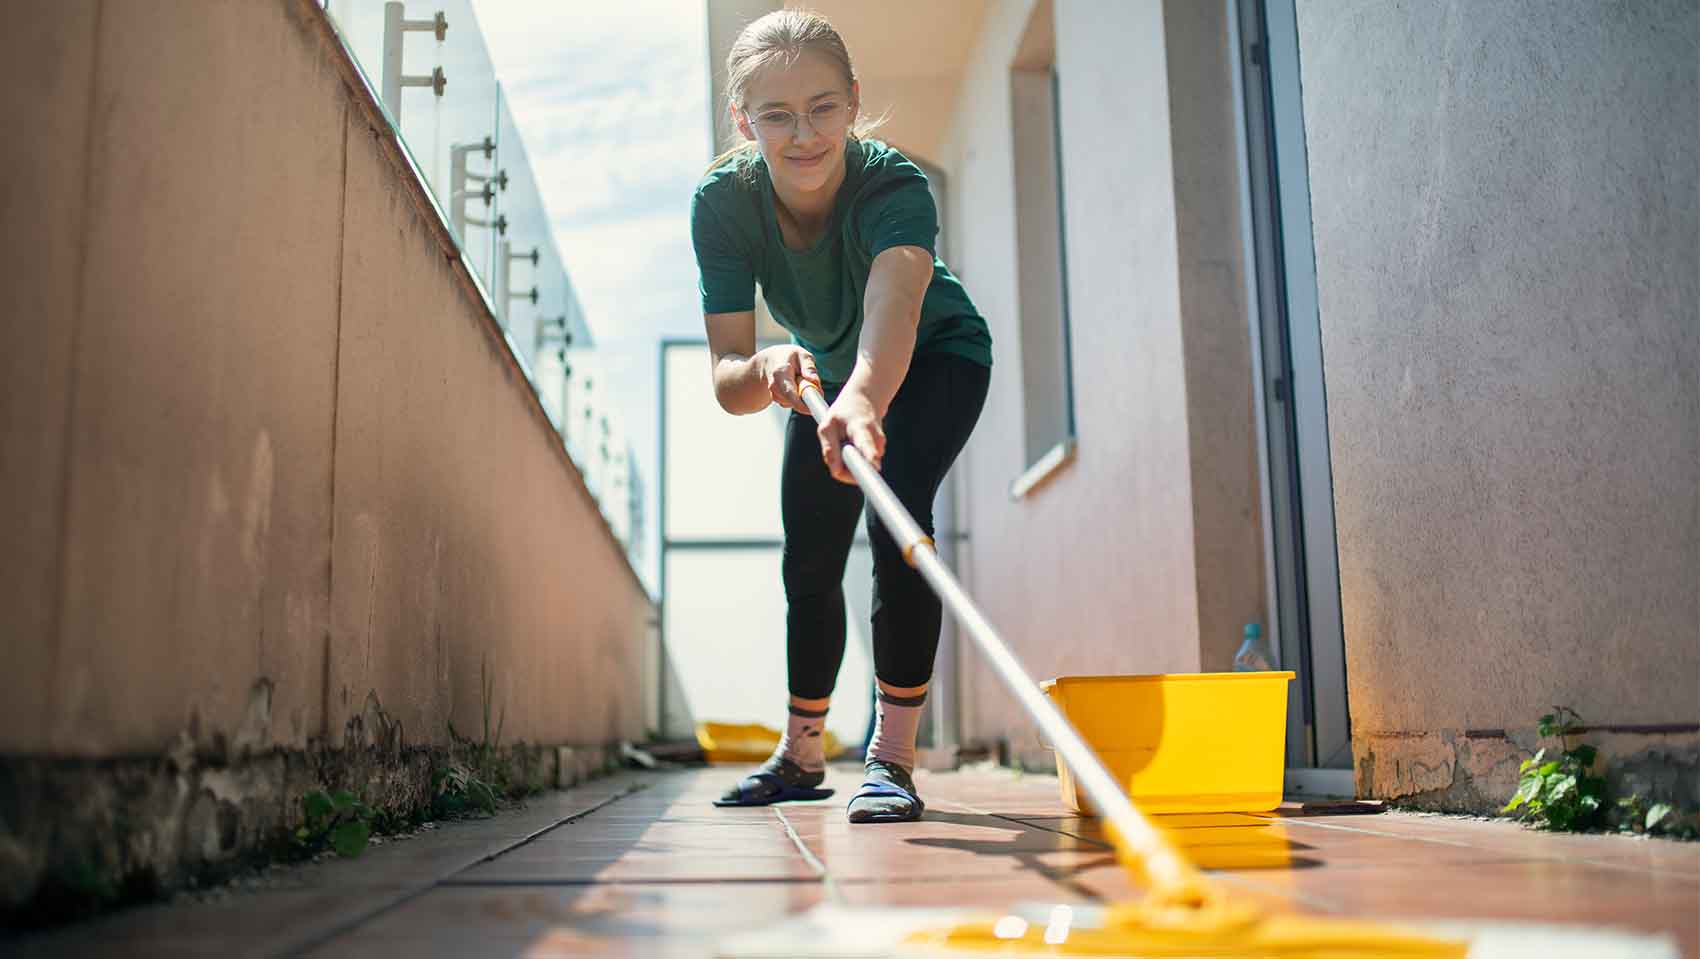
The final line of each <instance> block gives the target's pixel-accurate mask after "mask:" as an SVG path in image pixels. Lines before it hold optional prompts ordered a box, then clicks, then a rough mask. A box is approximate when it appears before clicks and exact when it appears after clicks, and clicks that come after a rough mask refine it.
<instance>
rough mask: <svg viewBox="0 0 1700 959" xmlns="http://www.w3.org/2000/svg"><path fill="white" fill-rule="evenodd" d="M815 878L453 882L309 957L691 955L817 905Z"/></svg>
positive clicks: (707, 951) (818, 894)
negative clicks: (809, 881)
mask: <svg viewBox="0 0 1700 959" xmlns="http://www.w3.org/2000/svg"><path fill="white" fill-rule="evenodd" d="M821 888H822V887H820V886H819V885H799V884H782V885H773V886H764V885H740V886H736V887H726V886H620V885H597V886H584V887H574V888H558V887H557V888H537V887H531V888H517V889H507V888H447V889H438V890H434V891H432V892H431V893H428V894H427V895H425V896H422V897H420V898H419V899H416V900H414V901H413V902H411V903H408V904H407V905H406V906H404V907H402V908H400V909H397V910H394V911H392V912H390V913H388V914H386V915H383V916H380V917H378V918H376V919H374V920H372V921H371V922H369V923H367V924H365V925H363V926H362V927H361V928H360V929H358V930H356V931H355V932H353V933H351V934H349V935H347V936H344V937H341V938H339V939H338V940H336V941H335V942H333V943H330V944H327V946H326V947H324V948H321V949H320V950H319V951H317V952H314V953H312V954H311V955H313V956H316V957H319V956H345V955H346V956H361V955H366V956H370V955H379V954H384V955H394V954H404V953H405V954H408V955H426V956H434V955H444V956H448V955H458V956H469V955H479V956H660V957H668V956H681V957H684V956H690V957H706V956H708V955H710V954H711V952H712V948H713V943H714V942H715V941H716V940H717V939H718V938H719V937H721V936H723V935H727V934H732V933H736V932H740V931H743V930H746V929H750V928H756V927H759V926H761V925H764V924H766V923H770V922H773V921H775V920H777V919H780V918H783V917H784V916H786V915H789V914H791V913H796V912H801V911H803V910H806V909H809V908H812V907H814V906H815V905H817V904H819V903H820V902H821V895H822V893H821Z"/></svg>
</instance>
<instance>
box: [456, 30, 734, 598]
mask: <svg viewBox="0 0 1700 959" xmlns="http://www.w3.org/2000/svg"><path fill="white" fill-rule="evenodd" d="M704 6H705V4H704V3H703V2H702V0H621V2H620V3H617V4H606V3H585V2H569V3H549V4H544V3H537V2H534V0H473V8H474V12H475V14H476V16H477V18H478V21H479V27H480V28H481V29H482V31H483V33H484V38H485V43H486V44H487V45H488V47H489V50H490V56H491V59H492V60H493V61H494V62H495V65H496V73H497V77H498V79H499V80H500V81H501V83H502V85H503V88H504V89H505V91H506V94H507V96H508V101H509V106H510V109H511V110H512V111H513V115H514V121H515V123H516V124H517V125H518V126H519V128H520V132H521V135H522V137H523V138H524V140H525V146H526V152H527V153H528V155H529V156H530V158H531V164H532V167H533V168H534V172H535V174H536V177H537V180H538V186H539V188H540V189H541V190H542V193H543V199H544V203H545V204H546V205H547V206H548V209H549V215H550V219H551V221H552V223H553V227H554V234H555V240H556V243H557V244H558V245H559V247H560V250H561V257H562V259H563V260H564V261H565V263H566V268H567V273H568V275H569V276H570V277H571V279H572V283H573V286H574V287H575V289H576V290H577V291H578V295H579V300H580V302H581V303H582V304H583V305H584V308H585V312H586V314H587V317H588V320H589V323H590V327H591V331H592V334H593V335H594V337H595V339H596V345H597V354H598V355H597V357H596V360H595V362H596V363H597V365H599V366H600V368H601V369H600V374H601V385H605V386H607V387H608V388H609V389H611V390H612V397H611V398H612V400H613V401H614V404H615V406H616V408H617V409H618V411H619V414H620V419H621V421H622V424H623V426H624V428H625V432H626V435H627V436H628V437H629V439H630V441H631V443H632V445H633V446H634V448H635V449H636V451H637V457H638V461H639V464H640V470H641V472H642V479H643V483H644V486H645V490H646V493H647V495H648V498H649V508H648V509H647V510H646V527H647V532H648V534H649V538H650V544H649V545H648V547H647V548H646V549H645V550H644V562H643V566H644V567H645V572H646V574H647V575H648V578H649V579H650V582H651V583H654V582H655V580H654V563H655V560H656V556H657V553H658V541H657V540H656V538H655V537H656V534H657V529H656V527H657V525H658V524H657V515H658V514H657V507H658V500H657V498H656V492H657V488H658V485H659V484H658V477H657V475H656V469H657V463H656V458H657V457H656V442H657V436H656V432H657V430H656V416H657V412H656V389H657V379H658V377H657V369H658V358H657V352H656V351H657V348H658V347H657V341H658V340H659V339H660V338H661V337H693V338H695V337H701V336H702V313H701V311H700V308H699V301H698V298H697V288H696V281H697V275H696V260H695V257H694V256H693V254H692V251H691V244H690V232H689V228H690V225H689V213H690V196H691V192H692V190H693V189H694V188H695V186H696V183H697V180H698V178H699V176H700V175H701V173H702V169H703V167H704V166H705V165H706V164H707V162H708V159H709V149H710V121H709V114H708V65H707V60H708V52H707V40H706V36H705V30H706V27H705V23H704ZM605 395H607V394H605Z"/></svg>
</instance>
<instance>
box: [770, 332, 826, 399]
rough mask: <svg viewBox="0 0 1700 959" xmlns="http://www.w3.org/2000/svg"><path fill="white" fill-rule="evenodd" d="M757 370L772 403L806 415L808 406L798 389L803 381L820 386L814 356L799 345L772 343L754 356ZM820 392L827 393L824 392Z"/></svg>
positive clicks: (816, 386) (818, 387) (817, 387)
mask: <svg viewBox="0 0 1700 959" xmlns="http://www.w3.org/2000/svg"><path fill="white" fill-rule="evenodd" d="M755 361H756V369H757V370H759V371H760V373H761V380H762V383H763V384H765V385H766V386H767V392H768V395H769V396H771V397H772V398H773V402H775V403H778V404H779V405H780V406H783V407H785V408H787V409H792V410H796V411H797V412H799V413H803V414H805V415H807V414H808V412H809V407H808V405H807V404H805V403H804V402H803V395H802V393H801V392H799V390H800V389H801V388H802V385H803V383H804V382H811V383H814V384H815V388H816V389H820V374H819V373H817V372H816V371H815V358H814V356H812V355H811V354H810V353H809V351H808V350H805V349H803V348H802V347H800V346H792V345H786V346H770V347H768V348H767V349H765V350H762V351H761V352H759V353H757V354H756V355H755ZM821 395H823V396H824V395H825V393H824V391H823V392H822V394H821Z"/></svg>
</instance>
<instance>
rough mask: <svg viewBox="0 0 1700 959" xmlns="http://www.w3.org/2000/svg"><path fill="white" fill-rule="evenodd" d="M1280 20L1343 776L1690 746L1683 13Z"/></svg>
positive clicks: (1699, 419) (1693, 683) (1688, 230)
mask: <svg viewBox="0 0 1700 959" xmlns="http://www.w3.org/2000/svg"><path fill="white" fill-rule="evenodd" d="M1298 13H1299V21H1298V23H1299V30H1300V55H1301V56H1300V68H1301V71H1302V75H1303V82H1304V119H1305V132H1306V135H1307V140H1308V148H1309V164H1310V180H1311V191H1310V193H1311V202H1312V206H1313V216H1314V222H1315V235H1316V253H1317V258H1316V259H1317V285H1318V291H1319V295H1320V310H1321V321H1322V335H1323V354H1324V356H1325V358H1326V369H1325V375H1326V378H1327V387H1328V419H1329V428H1330V438H1331V442H1332V447H1333V461H1334V490H1335V498H1336V520H1337V523H1338V529H1339V551H1340V579H1341V594H1342V612H1343V615H1344V626H1345V633H1346V649H1347V657H1348V668H1347V677H1348V680H1349V682H1350V695H1351V704H1352V719H1353V722H1354V733H1355V735H1356V737H1357V739H1358V740H1359V742H1358V749H1359V752H1360V754H1362V753H1363V752H1364V750H1366V749H1379V750H1381V751H1382V752H1383V753H1385V752H1386V751H1387V750H1388V749H1393V748H1395V744H1394V740H1395V739H1396V738H1397V736H1398V735H1399V734H1403V733H1409V732H1413V731H1427V732H1447V733H1450V732H1452V731H1461V730H1471V729H1484V728H1485V729H1493V730H1499V729H1527V728H1528V727H1531V726H1533V724H1534V721H1535V718H1536V717H1537V716H1538V715H1540V714H1541V713H1543V712H1545V711H1547V710H1548V709H1549V708H1550V707H1551V705H1553V704H1554V703H1563V704H1566V705H1570V706H1573V707H1574V708H1576V709H1577V710H1579V711H1580V712H1581V714H1582V715H1583V716H1584V717H1586V718H1587V719H1588V720H1590V721H1592V722H1594V723H1599V724H1614V725H1648V724H1666V725H1670V724H1696V723H1700V425H1697V424H1700V125H1697V124H1696V119H1695V118H1696V114H1695V103H1696V102H1700V58H1697V57H1696V50H1700V9H1697V8H1696V7H1695V5H1694V4H1692V3H1678V2H1669V3H1645V4H1633V5H1628V6H1622V5H1611V4H1605V5H1601V4H1591V3H1585V2H1577V3H1567V4H1559V5H1558V6H1557V7H1556V8H1555V7H1553V6H1552V5H1551V4H1544V3H1529V2H1521V0H1518V2H1506V3H1502V4H1494V5H1490V6H1486V7H1484V6H1482V5H1480V4H1474V3H1467V2H1447V3H1436V4H1425V5H1416V6H1413V7H1410V8H1393V7H1374V6H1370V7H1360V8H1354V9H1353V10H1352V11H1350V15H1347V11H1346V10H1344V9H1343V8H1341V6H1340V5H1338V4H1334V3H1323V2H1307V0H1301V2H1300V3H1299V4H1298ZM1365 144H1374V145H1375V148H1374V149H1365ZM1385 737H1392V738H1387V739H1386V741H1385V742H1381V743H1379V745H1378V744H1377V742H1376V740H1378V739H1381V738H1385ZM1692 749H1693V746H1692V737H1690V745H1689V746H1688V750H1689V754H1690V755H1692ZM1360 761H1361V756H1360ZM1383 765H1384V766H1385V764H1383Z"/></svg>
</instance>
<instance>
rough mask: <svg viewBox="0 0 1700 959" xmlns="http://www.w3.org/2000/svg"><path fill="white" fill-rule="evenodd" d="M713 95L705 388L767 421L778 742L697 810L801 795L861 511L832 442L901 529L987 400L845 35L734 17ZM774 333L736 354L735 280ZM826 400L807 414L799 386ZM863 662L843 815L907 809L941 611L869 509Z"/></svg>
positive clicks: (963, 316) (972, 326) (883, 818)
mask: <svg viewBox="0 0 1700 959" xmlns="http://www.w3.org/2000/svg"><path fill="white" fill-rule="evenodd" d="M726 67H727V69H726V73H727V92H728V100H729V104H728V109H729V113H730V116H731V120H732V122H733V124H734V125H735V126H736V129H737V131H738V134H739V135H740V136H742V138H743V143H742V145H740V146H739V147H738V148H736V149H734V150H731V151H729V152H728V153H727V154H725V155H723V156H721V157H720V158H719V159H717V160H716V161H715V162H714V164H712V165H711V166H710V168H709V171H708V173H707V174H706V175H705V177H704V179H703V181H702V183H701V185H700V186H699V187H698V188H697V191H696V195H695V196H694V197H693V199H692V204H691V234H692V240H693V243H694V245H695V247H696V256H697V266H698V268H699V271H700V274H701V292H702V305H703V314H704V323H705V325H706V326H707V330H708V342H709V350H710V353H711V354H712V356H713V376H714V392H715V397H716V399H718V400H719V402H720V405H721V406H722V407H724V408H725V409H726V410H727V411H728V412H731V413H739V414H743V413H754V412H757V411H759V410H763V409H766V408H767V406H768V404H770V403H779V404H781V405H783V406H786V407H789V408H790V409H791V411H792V412H791V415H790V417H789V418H788V421H787V424H786V439H785V454H784V466H783V474H782V476H781V482H780V497H781V515H782V518H783V521H784V527H785V553H784V564H783V576H784V582H785V599H786V604H787V613H786V624H785V625H786V652H787V661H788V679H789V686H790V694H791V695H790V709H789V718H788V721H787V724H786V729H785V734H784V736H783V737H782V738H781V740H780V743H779V747H778V748H777V749H776V750H775V751H774V754H773V756H772V757H771V758H769V759H768V760H767V762H766V763H764V764H763V765H762V766H761V767H760V769H758V770H757V771H756V772H755V773H753V774H752V775H750V776H747V777H745V778H744V779H743V780H742V781H741V782H739V783H738V785H737V786H735V787H733V788H732V789H730V790H728V791H727V793H726V794H725V795H724V796H723V797H722V798H721V799H720V800H719V802H718V803H717V805H765V804H767V803H772V802H779V801H783V800H788V799H817V798H823V797H825V796H827V795H830V794H831V791H830V790H822V789H820V788H819V786H820V785H821V783H822V782H823V781H824V779H825V775H826V764H825V757H824V753H823V744H822V738H821V732H822V729H823V727H824V725H825V719H826V714H827V706H828V704H829V703H830V702H831V698H832V691H833V687H834V685H835V684H836V681H837V678H838V668H839V665H840V664H841V662H842V661H843V658H844V637H845V613H844V591H843V578H844V564H845V560H846V558H847V556H848V554H849V551H850V544H851V540H852V538H853V536H854V534H855V528H856V522H857V518H858V514H860V513H861V512H862V511H863V501H862V494H861V492H860V491H859V490H858V489H857V488H856V487H855V485H854V481H853V480H852V479H851V477H850V474H849V472H848V471H847V470H846V469H845V467H844V463H843V460H842V458H841V456H840V447H841V446H842V445H843V444H844V443H845V442H846V441H848V442H850V443H853V444H854V445H855V447H856V449H857V450H859V451H861V453H862V455H863V456H866V457H867V458H868V460H869V461H870V462H872V463H873V464H874V466H875V468H876V469H879V470H880V472H881V473H882V475H883V476H884V478H885V480H886V482H887V483H889V484H890V486H891V487H892V490H893V491H894V492H895V493H896V494H897V496H898V498H899V499H900V500H901V501H902V502H903V505H904V506H905V507H907V508H908V510H909V512H910V513H911V514H913V515H914V517H915V520H916V522H918V523H920V524H921V526H922V528H923V529H925V530H926V531H927V532H928V533H929V534H930V533H931V532H932V529H933V523H932V503H933V497H934V495H935V494H936V493H937V492H938V487H939V484H940V483H941V482H942V481H943V479H944V475H945V473H946V472H947V471H948V470H949V469H950V465H951V463H952V462H954V461H955V459H956V456H957V454H958V453H959V452H961V450H962V447H963V444H964V443H966V442H967V440H968V435H969V433H970V432H972V431H973V428H974V424H975V422H976V420H978V418H979V415H980V408H981V407H982V405H984V403H985V398H986V387H987V383H988V381H989V379H990V375H991V362H992V354H991V336H990V334H989V333H988V331H987V328H986V322H985V320H984V319H982V318H981V317H980V315H979V314H978V312H976V310H975V309H974V305H973V303H971V302H970V301H969V299H968V295H967V293H966V292H965V291H964V290H963V288H962V285H961V284H960V283H959V282H957V280H956V278H955V277H954V276H952V275H951V273H950V271H949V270H948V269H946V268H945V265H944V263H943V262H942V261H940V260H939V259H938V258H937V257H936V256H935V255H934V250H933V244H934V238H935V237H936V235H937V233H938V212H937V209H936V208H935V206H934V204H933V200H932V195H931V194H930V193H929V192H928V191H927V181H926V177H925V176H924V175H923V174H922V173H921V171H920V169H919V168H917V167H916V166H915V165H914V164H913V163H911V162H910V161H909V160H908V159H906V158H905V157H904V156H903V155H902V154H900V153H898V152H897V151H896V150H894V149H892V148H891V147H889V146H887V145H885V144H883V143H880V142H878V141H873V140H866V139H863V137H862V134H864V133H866V132H867V127H866V126H863V127H858V126H857V118H858V114H859V108H860V102H859V94H860V88H859V86H858V84H857V82H856V76H855V72H854V70H853V69H852V67H851V64H850V57H849V54H848V53H847V52H846V50H845V47H844V41H843V40H842V39H841V38H840V37H839V35H838V33H837V31H835V30H834V29H833V28H832V26H831V24H829V23H827V22H826V20H824V19H822V18H821V17H819V16H817V15H814V14H810V13H805V12H801V11H795V10H781V11H777V12H775V13H771V14H769V15H767V16H765V17H762V18H761V19H759V20H757V21H755V22H754V23H751V24H750V25H749V26H748V27H746V28H745V29H744V31H743V33H742V34H740V35H739V37H738V40H737V42H736V43H734V44H733V45H732V50H731V52H730V54H729V55H728V57H727V63H726ZM757 284H759V285H760V286H761V289H762V294H763V298H764V299H765V301H766V303H767V306H768V309H769V310H770V311H771V312H772V314H773V317H774V319H775V320H776V321H778V322H779V323H780V325H782V326H784V327H785V328H786V329H787V330H788V331H790V332H791V334H792V336H793V337H794V343H792V344H789V345H785V346H774V347H769V348H767V349H764V350H760V351H758V350H756V348H755V314H754V312H753V309H754V302H755V300H754V295H755V287H756V286H757ZM804 382H811V383H814V384H816V385H817V386H819V387H821V389H822V391H823V393H824V394H825V396H826V399H827V401H828V402H829V403H830V404H831V405H830V408H829V411H828V415H827V417H826V419H825V420H824V421H823V422H821V423H819V424H816V423H815V422H814V420H813V419H812V418H811V417H810V416H809V415H808V408H807V407H806V406H805V405H804V404H803V401H802V399H801V397H800V395H799V393H798V389H799V387H800V386H801V385H802V384H803V383H804ZM867 525H868V536H869V539H870V540H871V543H872V547H873V558H874V597H873V623H872V626H873V640H874V642H873V645H874V673H875V677H876V680H877V685H878V692H877V699H876V703H875V711H876V718H875V724H874V735H873V737H872V739H871V741H870V743H869V746H868V752H867V756H866V780H865V781H864V782H863V784H862V787H861V789H859V790H858V791H857V792H856V794H855V796H853V797H852V798H851V800H850V803H849V818H850V821H851V822H890V821H907V820H913V819H918V818H920V815H921V812H922V809H923V808H924V805H923V803H922V801H921V798H920V796H919V795H918V794H917V793H916V791H915V784H914V780H913V778H912V775H911V773H912V771H913V769H914V766H915V733H916V730H917V728H918V727H919V725H920V721H921V710H922V707H923V704H924V703H925V701H926V695H927V684H928V682H929V681H930V680H931V679H932V673H933V658H934V655H935V653H936V652H937V649H938V639H939V626H940V620H941V608H940V604H939V601H938V599H937V597H935V596H934V595H933V593H932V591H931V590H930V589H928V587H927V585H926V583H925V581H924V580H922V579H921V577H920V574H919V573H917V572H916V571H915V570H914V569H912V568H911V567H909V566H908V565H907V564H906V563H905V561H904V559H903V556H902V550H901V547H900V544H897V543H895V542H894V541H893V540H892V537H891V535H890V533H889V532H887V531H886V529H885V527H884V525H883V524H882V523H881V522H880V521H879V519H878V517H877V516H875V515H874V513H873V511H872V510H871V509H869V510H868V512H867Z"/></svg>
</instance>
